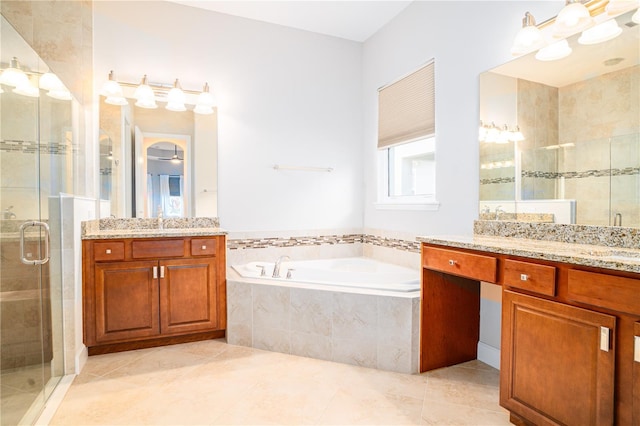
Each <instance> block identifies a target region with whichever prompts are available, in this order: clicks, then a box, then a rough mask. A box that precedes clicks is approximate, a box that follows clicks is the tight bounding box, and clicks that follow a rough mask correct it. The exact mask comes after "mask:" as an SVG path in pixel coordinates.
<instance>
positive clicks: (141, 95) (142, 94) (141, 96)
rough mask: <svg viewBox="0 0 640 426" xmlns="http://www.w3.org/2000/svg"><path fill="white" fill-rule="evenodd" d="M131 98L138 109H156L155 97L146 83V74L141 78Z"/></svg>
mask: <svg viewBox="0 0 640 426" xmlns="http://www.w3.org/2000/svg"><path fill="white" fill-rule="evenodd" d="M133 97H134V98H136V106H138V107H140V108H147V109H155V108H158V104H156V95H155V94H154V93H153V89H152V88H151V86H149V83H148V82H147V75H146V74H145V75H144V77H142V81H141V82H140V85H139V86H138V87H137V88H136V91H135V92H134V93H133Z"/></svg>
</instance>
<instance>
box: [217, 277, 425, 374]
mask: <svg viewBox="0 0 640 426" xmlns="http://www.w3.org/2000/svg"><path fill="white" fill-rule="evenodd" d="M419 306H420V298H419V295H417V294H414V295H413V297H408V296H407V295H402V296H398V297H395V296H391V295H374V294H357V293H348V292H337V291H335V292H334V291H327V290H316V289H306V288H296V287H289V286H277V285H269V284H256V283H250V282H243V281H239V280H237V279H234V278H232V277H229V278H228V280H227V312H228V320H227V340H228V342H229V343H230V344H234V345H242V346H251V347H255V348H259V349H266V350H270V351H276V352H283V353H289V354H294V355H300V356H305V357H310V358H317V359H324V360H331V361H336V362H342V363H346V364H353V365H360V366H364V367H371V368H377V369H381V370H389V371H396V372H401V373H416V372H417V371H418V354H419V353H418V346H419V334H418V323H419Z"/></svg>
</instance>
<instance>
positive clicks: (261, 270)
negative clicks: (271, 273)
mask: <svg viewBox="0 0 640 426" xmlns="http://www.w3.org/2000/svg"><path fill="white" fill-rule="evenodd" d="M258 268H260V276H261V277H265V276H266V275H267V273H266V272H265V270H264V265H258Z"/></svg>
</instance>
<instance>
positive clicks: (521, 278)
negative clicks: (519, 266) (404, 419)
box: [520, 274, 529, 281]
mask: <svg viewBox="0 0 640 426" xmlns="http://www.w3.org/2000/svg"><path fill="white" fill-rule="evenodd" d="M528 279H529V275H527V274H520V281H527V280H528Z"/></svg>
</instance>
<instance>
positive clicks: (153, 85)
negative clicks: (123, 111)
mask: <svg viewBox="0 0 640 426" xmlns="http://www.w3.org/2000/svg"><path fill="white" fill-rule="evenodd" d="M118 83H119V84H120V85H121V86H124V87H133V88H134V89H135V88H136V87H138V86H139V85H140V83H139V82H138V83H129V82H126V81H118ZM147 86H149V87H151V88H152V89H158V90H161V91H163V92H169V90H171V89H173V83H172V84H167V83H156V82H153V81H148V82H147ZM182 91H183V92H184V93H189V94H190V95H199V94H200V93H201V91H197V90H189V89H182Z"/></svg>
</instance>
